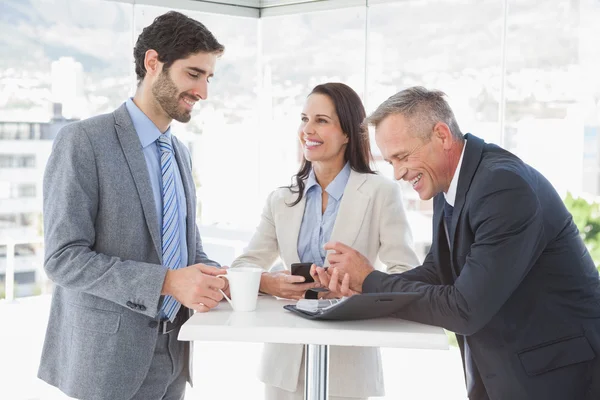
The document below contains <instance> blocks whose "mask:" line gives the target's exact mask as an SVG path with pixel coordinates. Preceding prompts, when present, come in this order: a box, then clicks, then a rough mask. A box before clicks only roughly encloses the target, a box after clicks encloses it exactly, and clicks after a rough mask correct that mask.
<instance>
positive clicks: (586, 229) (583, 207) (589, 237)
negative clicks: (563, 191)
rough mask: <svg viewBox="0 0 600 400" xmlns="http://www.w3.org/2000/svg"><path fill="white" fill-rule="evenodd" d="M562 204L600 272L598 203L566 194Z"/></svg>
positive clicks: (599, 208)
mask: <svg viewBox="0 0 600 400" xmlns="http://www.w3.org/2000/svg"><path fill="white" fill-rule="evenodd" d="M564 202H565V205H566V206H567V208H568V209H569V211H570V212H571V214H572V215H573V221H574V222H575V225H577V228H579V233H580V234H581V237H582V239H583V242H584V243H585V245H586V247H587V248H588V251H589V252H590V254H591V255H592V258H593V259H594V262H595V263H596V267H598V270H599V271H600V203H595V202H594V203H589V202H587V201H586V200H584V199H582V198H580V197H578V198H574V197H573V195H571V193H567V196H566V197H565V199H564Z"/></svg>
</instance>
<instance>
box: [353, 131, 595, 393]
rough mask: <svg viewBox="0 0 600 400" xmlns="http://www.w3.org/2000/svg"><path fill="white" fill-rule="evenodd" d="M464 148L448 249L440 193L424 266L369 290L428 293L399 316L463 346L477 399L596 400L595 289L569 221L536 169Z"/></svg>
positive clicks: (488, 149) (481, 148) (472, 144)
mask: <svg viewBox="0 0 600 400" xmlns="http://www.w3.org/2000/svg"><path fill="white" fill-rule="evenodd" d="M466 139H467V140H468V141H467V145H466V149H465V153H464V156H463V164H462V167H461V170H460V175H459V180H458V190H457V196H456V201H455V205H454V213H453V217H452V224H451V227H450V229H453V232H454V235H453V236H454V240H453V243H452V244H451V246H449V245H448V240H447V238H446V233H445V230H444V226H443V222H442V221H443V210H444V202H445V199H444V195H443V194H442V193H440V194H438V195H437V196H436V197H435V198H434V214H433V242H432V247H431V250H430V252H429V254H428V255H427V257H426V258H425V261H424V263H423V265H421V266H420V267H417V268H415V269H413V270H410V271H407V272H404V273H401V274H393V275H386V274H384V273H381V272H377V271H375V272H372V273H371V274H369V276H368V277H367V279H366V280H365V281H364V283H363V288H362V289H363V292H364V293H368V292H419V293H421V294H422V297H421V298H420V299H419V300H417V301H416V302H414V303H412V304H411V305H409V306H407V307H406V308H404V309H402V310H401V311H400V312H399V313H398V314H397V316H398V317H400V318H404V319H408V320H412V321H417V322H422V323H425V324H430V325H436V326H441V327H443V328H445V329H448V330H450V331H453V332H455V333H456V334H457V339H458V341H459V344H460V346H461V350H464V343H465V341H466V342H467V343H468V346H469V349H470V354H471V360H470V361H472V363H469V364H472V366H473V368H472V369H471V370H470V373H471V374H472V375H473V376H474V378H475V379H474V385H472V387H471V388H470V390H469V393H468V394H469V398H470V399H471V400H484V399H493V400H505V399H510V400H520V399H523V400H529V399H534V400H537V399H544V400H566V399H569V400H571V399H573V400H576V399H590V400H591V399H600V389H599V386H600V357H597V355H598V354H599V352H600V281H599V277H598V272H597V270H596V268H595V266H594V263H593V261H592V259H591V257H590V255H589V253H588V251H587V249H586V247H585V245H584V244H583V241H582V240H581V238H580V236H579V232H578V230H577V227H576V226H575V224H574V223H573V219H572V217H571V214H570V213H569V212H568V211H567V209H566V208H565V206H564V203H563V202H562V200H561V198H560V197H559V196H558V194H557V193H556V191H555V190H554V188H553V187H552V185H551V184H550V183H549V182H548V181H547V180H546V179H545V178H544V177H543V176H542V175H541V174H540V173H539V172H538V171H536V170H535V169H533V168H532V167H530V166H528V165H527V164H525V163H524V162H523V161H521V160H520V159H519V158H518V157H516V156H515V155H513V154H511V153H510V152H508V151H505V150H503V149H501V148H500V147H498V146H495V145H492V144H486V143H485V142H484V141H483V140H481V139H479V138H477V137H475V136H473V135H471V134H468V135H466ZM540 151H542V150H540ZM557 161H559V160H557ZM567 167H568V166H565V168H567ZM451 236H452V235H451ZM462 353H463V365H464V364H465V359H464V357H465V353H464V351H463V352H462ZM592 377H593V378H594V379H592ZM593 382H594V383H593ZM593 385H594V386H593Z"/></svg>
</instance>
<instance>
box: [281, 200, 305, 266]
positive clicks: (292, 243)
mask: <svg viewBox="0 0 600 400" xmlns="http://www.w3.org/2000/svg"><path fill="white" fill-rule="evenodd" d="M297 196H298V194H297V193H292V192H290V191H287V193H286V196H285V202H284V203H287V204H291V203H293V202H294V200H295V199H296V197H297ZM281 206H282V207H285V208H284V210H283V212H281V213H278V214H279V215H280V216H281V218H282V219H283V220H279V219H277V220H276V221H275V225H276V226H282V227H284V228H282V229H281V239H280V240H281V250H282V253H283V254H282V255H283V261H284V263H285V265H286V266H288V267H289V266H290V265H291V264H293V263H299V262H300V257H299V256H298V236H300V225H301V224H302V218H303V217H304V208H305V207H306V195H305V196H302V200H300V202H299V203H298V204H296V205H295V206H294V207H289V206H287V205H286V204H282V205H281ZM278 224H281V225H278Z"/></svg>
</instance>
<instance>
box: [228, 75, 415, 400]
mask: <svg viewBox="0 0 600 400" xmlns="http://www.w3.org/2000/svg"><path fill="white" fill-rule="evenodd" d="M364 118H365V110H364V107H363V105H362V102H361V100H360V97H359V96H358V94H357V93H356V92H355V91H354V90H352V89H351V88H350V87H349V86H347V85H345V84H342V83H325V84H322V85H318V86H316V87H315V88H314V89H313V90H312V91H311V93H310V94H309V95H308V97H307V98H306V101H305V103H304V107H303V109H302V112H301V114H300V120H301V122H300V126H299V128H298V133H297V134H298V139H299V141H300V144H301V145H302V150H303V155H304V157H303V161H302V165H301V166H300V170H299V172H298V173H297V174H296V175H295V176H294V183H293V184H292V185H290V186H286V187H282V188H279V189H277V190H275V191H273V192H272V193H271V195H270V196H269V198H268V199H267V202H266V205H265V207H264V211H263V214H262V218H261V222H260V224H259V226H258V228H257V229H256V232H255V234H254V236H253V237H252V239H251V240H250V243H249V244H248V247H247V248H246V249H245V251H244V253H243V254H242V255H241V256H239V257H238V258H237V259H236V260H235V261H234V262H233V263H232V267H233V268H236V267H239V266H244V265H248V264H250V265H258V266H260V267H262V268H263V269H265V273H263V274H262V276H261V283H260V290H261V291H262V292H263V293H267V294H270V295H273V296H277V297H283V298H291V299H301V298H303V297H306V298H316V297H324V298H334V297H340V295H339V293H336V292H332V291H330V292H318V293H317V292H315V291H312V290H311V289H315V288H317V287H319V283H306V281H305V280H304V278H303V277H301V276H296V275H290V271H289V270H290V269H291V266H292V265H294V264H295V263H298V262H301V263H308V264H309V265H313V264H314V265H317V266H328V265H329V261H328V259H327V253H326V251H325V243H327V242H329V241H334V240H335V241H339V242H342V243H347V244H349V245H354V246H356V247H357V248H360V249H361V251H362V252H363V253H364V254H365V255H366V257H367V258H368V259H369V261H370V262H371V263H375V261H376V260H377V258H379V259H380V260H381V261H382V262H383V264H385V267H384V266H383V265H380V266H379V267H380V268H381V269H385V270H386V271H387V272H402V271H405V270H407V269H410V268H412V267H413V266H416V265H417V264H418V261H417V257H416V255H415V253H414V251H413V249H412V236H411V232H410V228H409V226H408V222H407V220H406V214H405V212H404V207H403V205H402V199H401V196H400V188H399V187H398V185H397V184H396V183H395V182H393V181H391V180H389V179H387V178H384V177H381V176H378V175H376V174H375V173H374V172H373V171H372V170H371V166H370V162H371V152H370V149H369V140H368V138H367V135H366V132H365V130H364V128H363V125H362V122H363V120H364ZM278 257H280V258H281V259H282V261H283V263H284V268H285V271H284V272H266V271H267V270H268V269H269V268H270V267H271V266H272V265H273V263H274V262H275V260H276V259H277V258H278ZM331 354H332V355H331V360H332V361H331V365H332V368H331V375H332V379H331V381H332V382H333V383H332V385H331V389H330V398H332V399H335V400H341V399H349V398H353V399H361V398H366V397H369V396H381V395H382V394H383V384H382V382H383V377H382V376H381V367H380V363H381V360H380V357H379V350H378V349H373V348H345V347H334V348H332V349H331ZM302 355H303V348H302V346H301V345H276V344H267V345H266V346H265V351H264V354H263V359H262V363H261V364H262V369H261V372H260V379H261V380H262V381H263V382H264V383H265V384H266V392H265V394H266V398H267V399H269V400H271V399H277V400H282V399H302V398H303V394H304V393H303V392H304V386H303V385H302V382H301V380H299V379H298V377H299V376H302V373H301V371H302V370H303V366H302ZM280 371H286V373H281V372H280Z"/></svg>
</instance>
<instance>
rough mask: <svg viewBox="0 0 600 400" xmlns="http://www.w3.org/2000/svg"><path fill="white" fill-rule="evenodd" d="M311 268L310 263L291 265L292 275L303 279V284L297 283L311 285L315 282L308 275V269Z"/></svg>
mask: <svg viewBox="0 0 600 400" xmlns="http://www.w3.org/2000/svg"><path fill="white" fill-rule="evenodd" d="M311 266H312V263H294V264H292V265H291V268H292V275H298V276H303V277H304V279H305V280H304V282H298V283H312V282H314V281H315V280H314V279H313V277H312V276H311V275H310V267H311Z"/></svg>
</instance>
